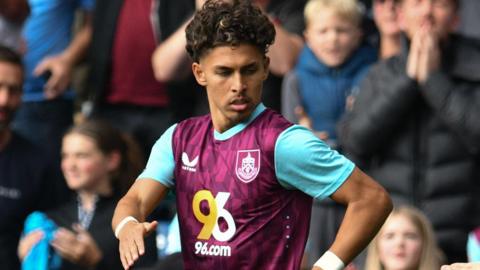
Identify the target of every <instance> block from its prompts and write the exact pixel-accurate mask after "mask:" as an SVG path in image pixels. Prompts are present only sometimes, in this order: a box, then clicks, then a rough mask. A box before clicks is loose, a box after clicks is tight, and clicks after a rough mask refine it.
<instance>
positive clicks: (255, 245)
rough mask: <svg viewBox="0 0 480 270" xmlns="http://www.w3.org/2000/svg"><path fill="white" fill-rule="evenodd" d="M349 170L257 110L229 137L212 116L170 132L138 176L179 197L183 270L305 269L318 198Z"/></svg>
mask: <svg viewBox="0 0 480 270" xmlns="http://www.w3.org/2000/svg"><path fill="white" fill-rule="evenodd" d="M353 168H354V165H353V164H352V163H351V162H350V161H349V160H347V159H346V158H345V157H343V156H342V155H340V154H338V153H337V152H335V151H333V150H331V149H330V148H328V146H327V145H326V144H324V143H323V142H322V141H320V140H319V139H317V138H316V137H315V136H314V135H313V134H312V133H311V132H310V131H308V130H306V129H304V128H301V127H299V126H297V125H293V124H292V123H290V122H288V121H287V120H285V119H284V118H283V117H282V116H281V115H280V114H278V113H276V112H274V111H273V110H270V109H266V108H265V107H264V106H263V104H260V105H258V106H257V108H256V109H255V111H254V112H253V113H252V115H251V116H250V118H249V119H247V120H246V121H245V122H243V123H240V124H238V125H237V126H235V127H233V128H231V129H229V130H227V131H226V132H224V133H218V132H216V131H215V130H214V128H213V126H212V122H211V118H210V116H209V115H206V116H202V117H197V118H190V119H187V120H185V121H183V122H180V123H179V124H177V125H174V126H172V127H171V128H170V129H169V130H168V131H166V133H165V134H164V135H163V136H162V137H161V138H160V139H159V141H158V142H157V143H156V144H155V146H154V147H153V149H152V154H151V156H150V158H149V161H148V164H147V167H146V169H145V171H144V172H143V173H142V174H141V175H140V177H139V178H140V180H141V179H142V178H150V179H154V180H157V181H159V182H160V183H162V184H164V185H166V186H167V187H170V188H172V189H174V190H175V193H176V197H177V210H178V216H179V224H180V235H181V241H182V254H183V258H184V262H185V269H299V268H300V262H301V258H302V255H303V251H304V247H305V243H306V240H307V236H308V230H309V224H310V212H311V205H312V197H314V198H317V199H322V198H325V197H327V196H329V195H331V194H332V193H333V192H335V190H337V189H338V187H340V185H341V184H342V183H343V182H344V181H345V180H346V179H347V178H348V176H349V175H350V173H351V172H352V170H353ZM319 225H320V224H319Z"/></svg>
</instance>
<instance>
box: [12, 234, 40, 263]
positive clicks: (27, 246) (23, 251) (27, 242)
mask: <svg viewBox="0 0 480 270" xmlns="http://www.w3.org/2000/svg"><path fill="white" fill-rule="evenodd" d="M43 236H44V234H43V231H42V230H36V231H33V232H31V233H29V234H27V235H25V237H23V238H22V239H21V240H20V242H19V243H18V249H17V253H18V257H19V258H20V260H22V261H23V259H25V257H27V255H28V253H30V250H32V248H33V247H34V246H35V245H36V244H37V243H38V242H39V241H40V240H42V238H43Z"/></svg>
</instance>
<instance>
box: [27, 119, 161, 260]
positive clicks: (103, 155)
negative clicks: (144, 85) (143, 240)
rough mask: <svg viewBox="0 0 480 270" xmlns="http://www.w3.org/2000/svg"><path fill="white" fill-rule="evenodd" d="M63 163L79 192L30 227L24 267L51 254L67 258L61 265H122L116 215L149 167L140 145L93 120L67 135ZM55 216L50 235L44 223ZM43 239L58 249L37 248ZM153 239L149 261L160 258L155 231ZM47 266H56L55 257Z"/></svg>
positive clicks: (74, 189)
mask: <svg viewBox="0 0 480 270" xmlns="http://www.w3.org/2000/svg"><path fill="white" fill-rule="evenodd" d="M61 167H62V171H63V174H64V176H65V179H66V181H67V185H68V187H69V188H70V189H72V190H73V191H75V196H74V198H72V200H71V201H70V202H69V203H67V204H65V205H60V206H59V207H57V208H56V209H53V210H51V211H48V212H47V213H45V214H46V215H45V216H46V218H44V219H43V221H41V222H38V219H37V220H36V222H34V223H36V224H35V225H33V226H34V227H36V228H38V229H37V230H32V232H31V233H28V234H27V235H26V237H24V238H23V240H22V241H21V243H20V245H19V256H20V258H22V259H24V261H23V269H29V265H35V267H37V268H35V269H38V264H39V262H40V261H45V258H44V257H45V256H49V255H53V256H58V255H59V256H60V257H61V258H62V260H61V269H122V265H121V262H120V259H119V258H120V257H119V254H118V241H117V239H115V237H114V235H113V233H112V231H111V226H110V221H111V219H112V216H113V211H114V208H115V205H116V203H117V201H118V199H119V198H120V196H122V195H123V194H124V193H125V192H126V190H127V189H128V188H129V187H130V185H131V184H132V180H133V179H135V178H136V177H137V176H138V174H139V172H140V170H141V168H142V167H143V164H142V161H141V155H140V152H139V150H138V147H137V146H136V145H135V144H134V143H133V142H131V141H130V140H128V139H127V138H125V137H124V136H122V135H121V134H120V133H119V132H118V131H117V130H115V129H113V128H112V127H111V126H109V125H108V124H106V123H104V122H100V121H87V122H84V123H81V124H79V125H76V126H74V127H72V128H71V129H70V130H69V131H68V132H67V133H66V134H65V135H64V137H63V142H62V160H61ZM37 215H38V214H37ZM29 220H30V222H29ZM32 220H34V219H27V222H26V226H25V227H26V228H31V227H32ZM51 221H53V223H54V224H55V226H54V229H53V233H52V234H50V235H52V236H51V237H48V235H49V233H48V230H46V229H45V228H47V227H45V226H44V225H45V224H47V223H46V222H50V223H51ZM29 223H30V224H29ZM72 224H73V225H72ZM42 228H43V230H42ZM42 241H44V244H45V241H47V244H46V245H45V246H46V247H47V248H48V246H49V245H50V246H51V247H53V249H54V251H55V254H48V253H49V252H48V249H44V250H43V251H42V250H41V249H39V248H35V247H36V246H38V247H40V246H41V242H42ZM149 241H150V242H149V244H147V250H146V256H144V258H143V257H142V259H143V260H144V264H147V265H148V264H149V263H153V262H154V261H155V260H156V248H155V238H154V235H151V237H150V239H149ZM48 243H49V245H48ZM30 251H31V252H30ZM45 268H46V269H49V268H50V269H51V268H55V267H53V266H52V262H50V263H49V265H47V266H45Z"/></svg>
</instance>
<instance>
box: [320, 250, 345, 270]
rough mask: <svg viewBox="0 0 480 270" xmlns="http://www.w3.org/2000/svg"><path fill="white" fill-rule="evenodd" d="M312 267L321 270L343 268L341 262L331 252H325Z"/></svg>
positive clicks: (340, 269) (339, 269) (343, 265)
mask: <svg viewBox="0 0 480 270" xmlns="http://www.w3.org/2000/svg"><path fill="white" fill-rule="evenodd" d="M313 266H316V267H320V268H322V269H323V270H342V269H343V268H345V264H344V263H343V262H342V260H340V258H338V257H337V255H335V253H333V252H331V251H327V252H325V253H324V254H323V255H322V257H320V259H318V261H317V262H316V263H315V264H314V265H313Z"/></svg>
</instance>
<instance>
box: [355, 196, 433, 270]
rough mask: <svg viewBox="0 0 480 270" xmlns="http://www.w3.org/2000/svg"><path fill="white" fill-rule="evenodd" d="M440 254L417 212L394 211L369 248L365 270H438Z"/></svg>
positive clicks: (430, 230)
mask: <svg viewBox="0 0 480 270" xmlns="http://www.w3.org/2000/svg"><path fill="white" fill-rule="evenodd" d="M441 262H442V253H441V252H440V249H439V248H438V245H437V242H436V240H435V235H434V232H433V228H432V224H431V223H430V221H429V220H428V219H427V217H426V216H425V215H424V214H423V213H422V212H420V211H419V210H417V209H415V208H413V207H409V206H401V207H399V208H395V209H394V210H393V211H392V213H391V214H390V216H389V217H388V219H387V220H386V221H385V224H384V225H383V226H382V229H381V230H380V232H379V233H378V234H377V236H376V237H375V239H374V240H373V241H372V242H371V243H370V245H369V247H368V255H367V262H366V265H365V270H438V269H439V268H440V265H441Z"/></svg>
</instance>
